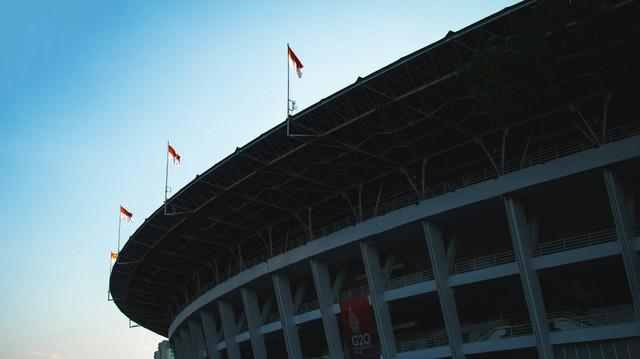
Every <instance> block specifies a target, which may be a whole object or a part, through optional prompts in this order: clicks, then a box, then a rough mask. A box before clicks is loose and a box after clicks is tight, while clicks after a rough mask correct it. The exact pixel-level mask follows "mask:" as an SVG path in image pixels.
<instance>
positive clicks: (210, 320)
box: [200, 310, 220, 359]
mask: <svg viewBox="0 0 640 359" xmlns="http://www.w3.org/2000/svg"><path fill="white" fill-rule="evenodd" d="M200 319H202V331H203V332H204V339H205V342H206V344H207V351H208V353H209V358H210V359H220V352H219V351H218V342H219V341H220V339H219V338H220V335H219V333H218V326H217V324H216V317H215V316H214V315H213V313H211V312H208V311H206V310H201V311H200Z"/></svg>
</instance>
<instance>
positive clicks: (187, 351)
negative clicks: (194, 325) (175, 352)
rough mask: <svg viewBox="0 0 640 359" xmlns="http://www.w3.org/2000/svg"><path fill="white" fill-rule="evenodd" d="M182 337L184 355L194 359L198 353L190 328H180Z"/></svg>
mask: <svg viewBox="0 0 640 359" xmlns="http://www.w3.org/2000/svg"><path fill="white" fill-rule="evenodd" d="M179 331H180V339H181V340H182V351H184V355H185V356H186V357H187V358H189V359H194V358H195V357H196V353H195V352H194V350H193V341H192V340H191V333H190V332H189V328H180V330H179Z"/></svg>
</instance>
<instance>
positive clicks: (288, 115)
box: [287, 42, 291, 137]
mask: <svg viewBox="0 0 640 359" xmlns="http://www.w3.org/2000/svg"><path fill="white" fill-rule="evenodd" d="M289 51H291V50H289V43H288V42H287V137H288V136H289V117H291V116H290V114H289V97H290V95H289V91H290V90H289V87H290V86H289V76H290V75H289V56H290V55H289Z"/></svg>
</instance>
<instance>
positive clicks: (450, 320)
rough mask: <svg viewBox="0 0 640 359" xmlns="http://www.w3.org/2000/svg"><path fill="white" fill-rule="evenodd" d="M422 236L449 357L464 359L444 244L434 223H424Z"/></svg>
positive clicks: (440, 233) (460, 331) (458, 320)
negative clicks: (442, 320)
mask: <svg viewBox="0 0 640 359" xmlns="http://www.w3.org/2000/svg"><path fill="white" fill-rule="evenodd" d="M422 225H423V228H424V236H425V238H426V240H427V248H428V249H429V257H430V258H431V264H432V266H433V274H434V275H435V281H436V288H437V289H438V298H439V299H440V309H441V310H442V317H443V318H444V325H445V328H446V329H447V335H448V336H449V346H450V347H451V356H452V357H453V358H454V359H456V358H465V356H464V353H463V351H462V344H463V343H462V329H460V319H459V318H458V310H457V308H456V301H455V298H454V296H453V290H452V289H451V286H450V285H449V261H448V260H447V254H446V253H445V251H444V243H443V238H442V232H441V231H440V228H438V226H437V225H435V224H434V223H431V222H429V221H424V222H423V223H422Z"/></svg>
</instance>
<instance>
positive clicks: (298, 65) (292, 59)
mask: <svg viewBox="0 0 640 359" xmlns="http://www.w3.org/2000/svg"><path fill="white" fill-rule="evenodd" d="M287 49H289V66H291V69H292V70H293V71H295V73H296V76H298V78H301V77H302V62H300V60H298V57H297V56H296V54H294V53H293V51H291V48H290V47H289V45H287Z"/></svg>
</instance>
